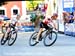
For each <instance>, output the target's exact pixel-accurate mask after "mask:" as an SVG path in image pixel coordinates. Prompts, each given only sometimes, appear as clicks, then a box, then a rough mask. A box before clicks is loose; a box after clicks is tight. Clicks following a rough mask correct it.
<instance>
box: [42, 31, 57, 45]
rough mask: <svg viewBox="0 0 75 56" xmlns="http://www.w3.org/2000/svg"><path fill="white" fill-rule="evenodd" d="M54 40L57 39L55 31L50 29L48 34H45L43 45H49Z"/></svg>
mask: <svg viewBox="0 0 75 56" xmlns="http://www.w3.org/2000/svg"><path fill="white" fill-rule="evenodd" d="M56 40H57V33H56V32H54V31H52V32H50V33H49V34H46V36H45V38H44V41H43V43H44V45H45V46H51V45H53V44H54V43H55V42H56Z"/></svg>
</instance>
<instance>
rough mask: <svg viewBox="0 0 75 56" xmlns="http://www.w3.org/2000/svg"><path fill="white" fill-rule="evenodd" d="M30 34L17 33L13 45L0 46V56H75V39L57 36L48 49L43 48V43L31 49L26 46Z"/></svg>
mask: <svg viewBox="0 0 75 56" xmlns="http://www.w3.org/2000/svg"><path fill="white" fill-rule="evenodd" d="M31 34H32V32H25V33H18V38H17V41H16V42H15V44H14V45H12V46H8V45H7V43H6V44H5V45H3V46H1V45H0V56H75V37H71V36H66V35H63V34H58V39H57V41H56V43H55V44H54V45H52V46H50V47H45V46H44V45H43V42H40V43H39V44H37V45H36V46H33V47H31V46H29V44H28V40H29V37H30V36H31ZM1 36H2V35H1V34H0V38H1Z"/></svg>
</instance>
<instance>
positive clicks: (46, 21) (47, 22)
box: [43, 18, 53, 25]
mask: <svg viewBox="0 0 75 56" xmlns="http://www.w3.org/2000/svg"><path fill="white" fill-rule="evenodd" d="M52 22H53V21H52V19H50V18H48V19H44V20H43V23H44V24H46V25H48V24H50V23H52Z"/></svg>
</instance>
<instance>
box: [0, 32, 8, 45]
mask: <svg viewBox="0 0 75 56" xmlns="http://www.w3.org/2000/svg"><path fill="white" fill-rule="evenodd" d="M7 40H8V35H7V37H5V33H4V34H3V36H2V38H1V45H4V44H5V43H6V41H7Z"/></svg>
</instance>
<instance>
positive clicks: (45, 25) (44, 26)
mask: <svg viewBox="0 0 75 56" xmlns="http://www.w3.org/2000/svg"><path fill="white" fill-rule="evenodd" d="M40 28H45V29H49V27H48V26H47V24H44V23H43V22H41V23H40Z"/></svg>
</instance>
